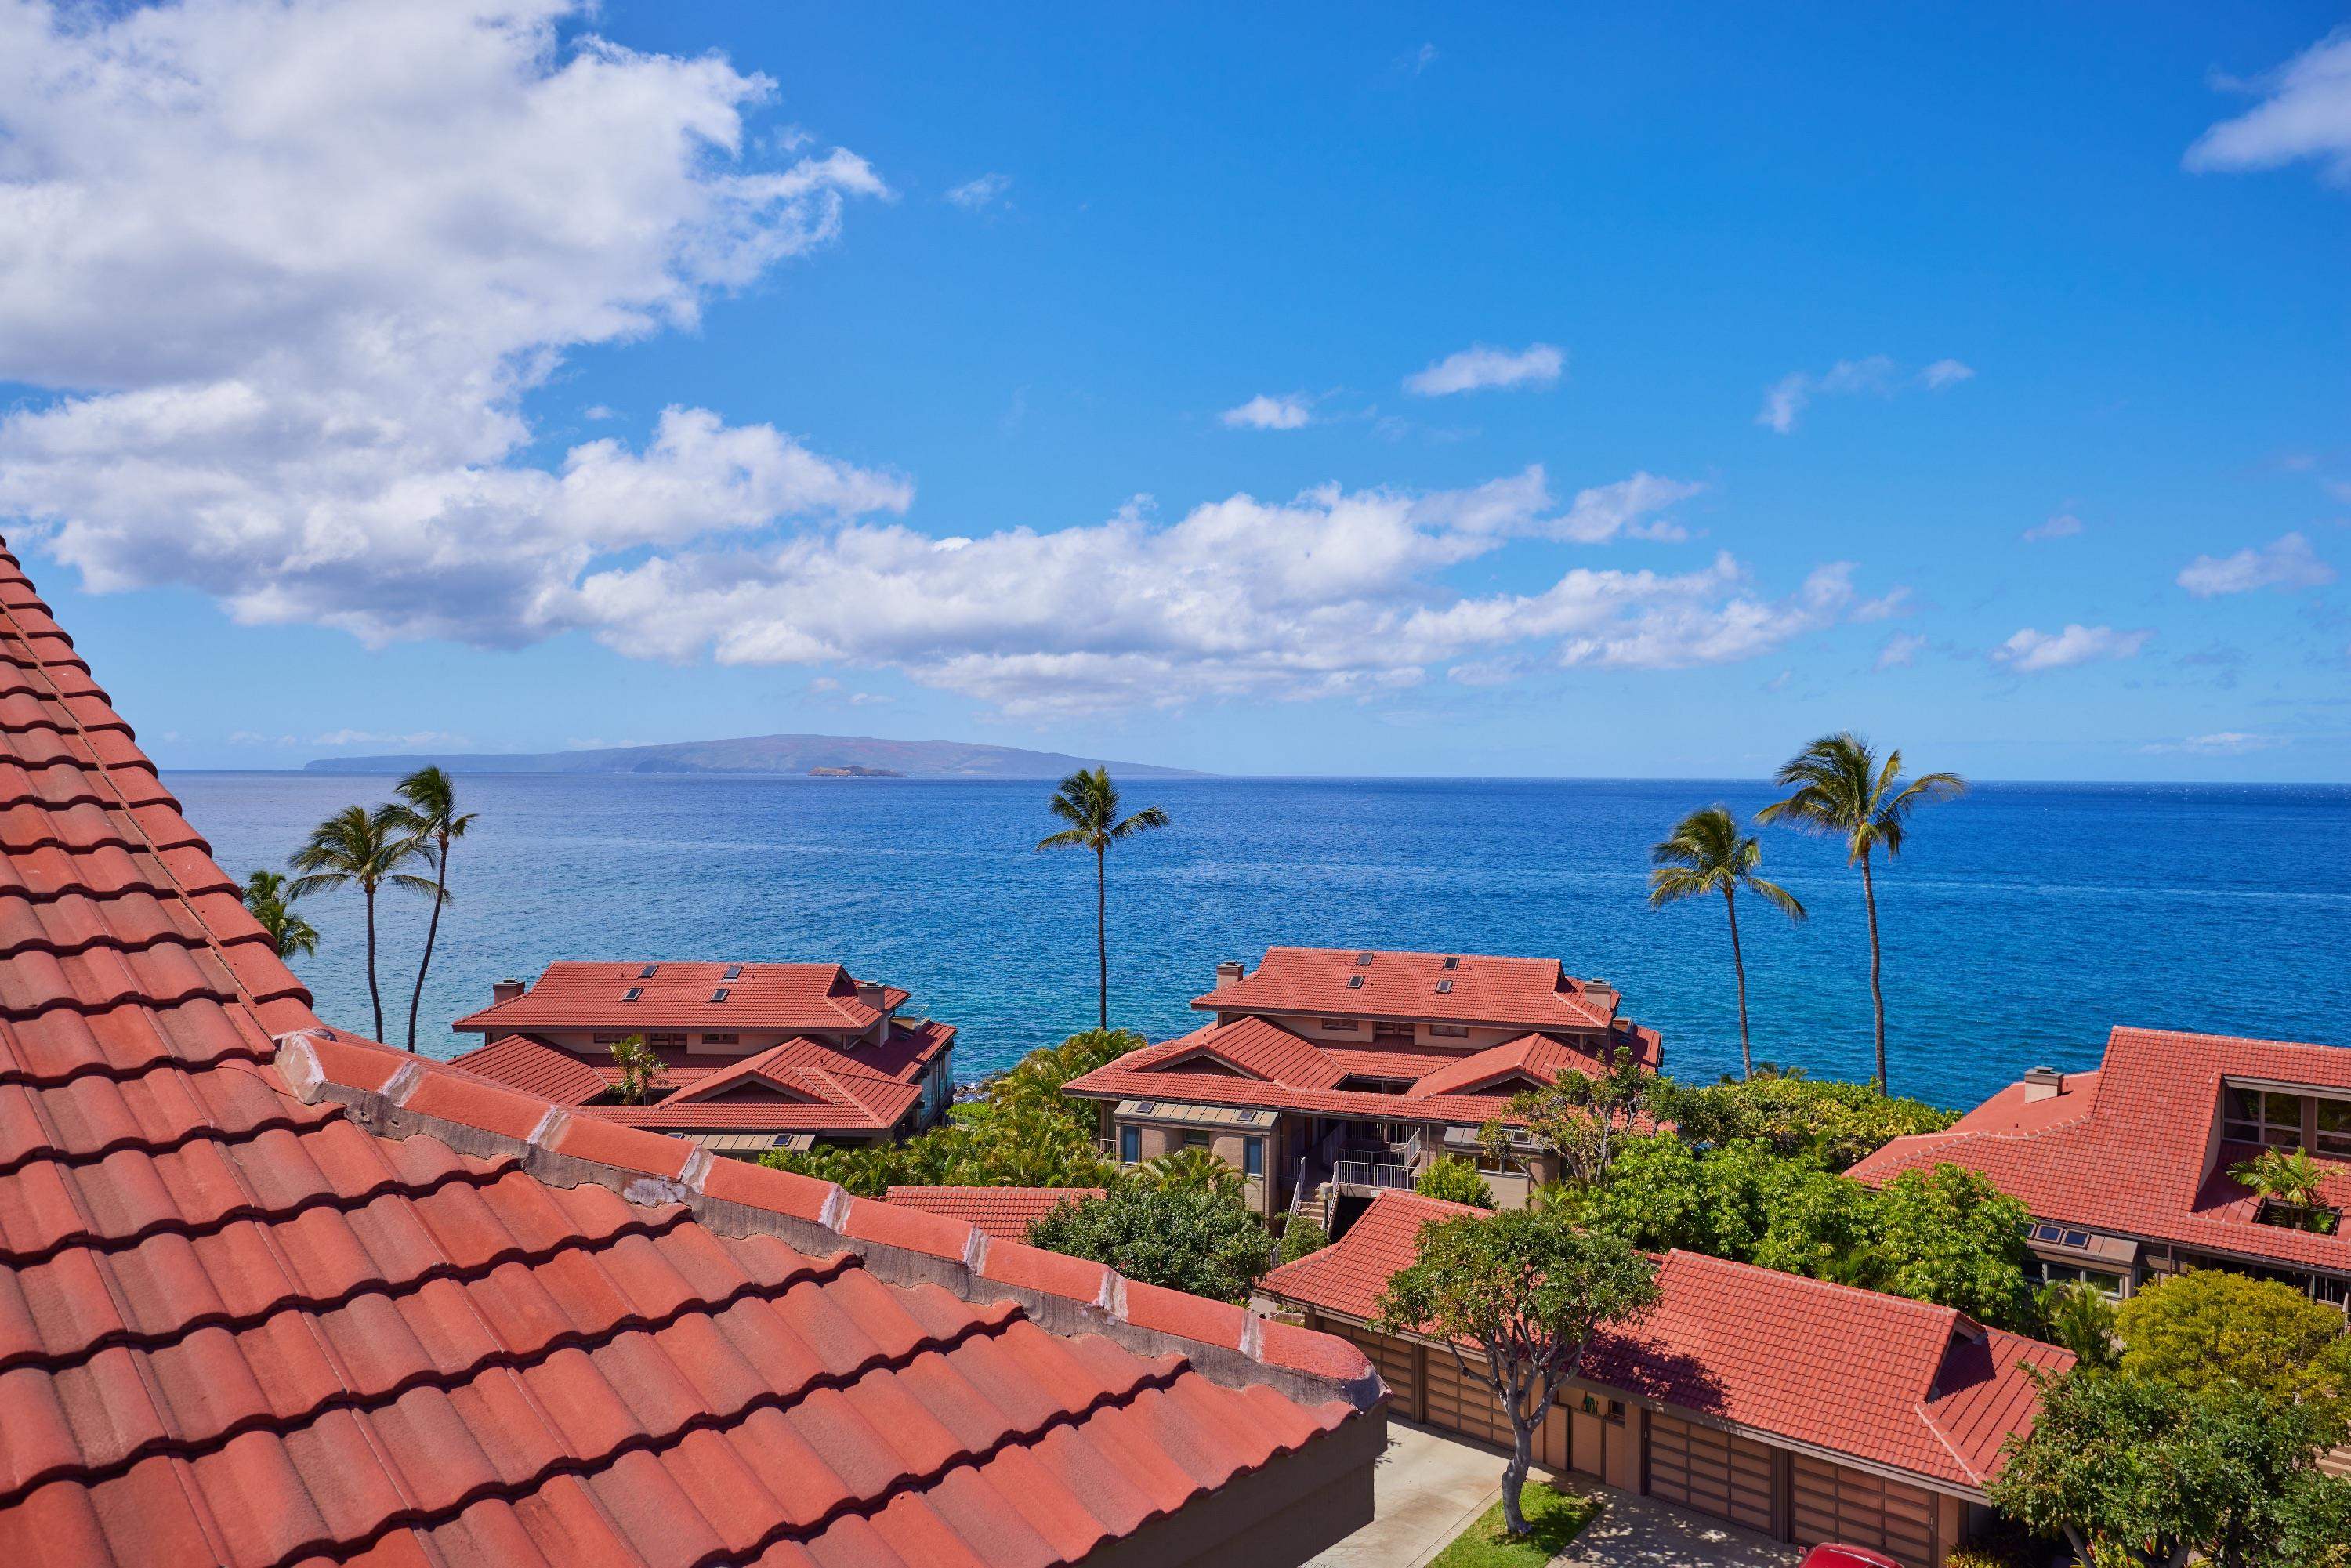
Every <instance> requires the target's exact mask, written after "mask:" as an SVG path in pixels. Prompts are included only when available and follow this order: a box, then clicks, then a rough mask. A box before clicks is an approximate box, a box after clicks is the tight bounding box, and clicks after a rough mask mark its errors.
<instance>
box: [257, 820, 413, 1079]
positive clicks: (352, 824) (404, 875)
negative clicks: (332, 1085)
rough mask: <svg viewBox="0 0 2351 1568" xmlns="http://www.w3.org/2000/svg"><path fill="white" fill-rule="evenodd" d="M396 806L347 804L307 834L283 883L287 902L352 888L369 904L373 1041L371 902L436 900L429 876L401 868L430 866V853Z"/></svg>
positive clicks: (379, 1034) (375, 997)
mask: <svg viewBox="0 0 2351 1568" xmlns="http://www.w3.org/2000/svg"><path fill="white" fill-rule="evenodd" d="M401 810H402V809H401V808H400V807H397V806H379V807H377V808H376V809H375V810H372V811H371V810H368V809H367V808H366V807H365V806H346V807H344V808H343V809H342V810H340V811H338V812H336V813H335V814H334V815H333V816H331V817H329V818H328V819H327V820H326V821H323V822H320V823H319V825H318V826H317V827H315V828H313V829H311V830H310V837H309V839H308V841H306V842H305V843H304V844H303V845H302V847H301V848H300V849H298V850H296V851H295V852H294V853H293V855H292V856H291V857H289V859H288V862H287V863H288V864H289V865H291V866H292V868H293V869H294V870H295V871H296V872H298V873H301V874H299V875H298V876H297V877H296V878H295V879H294V881H293V882H292V883H288V884H287V889H286V896H287V898H288V899H296V898H307V897H308V896H309V895H310V894H314V893H324V892H326V891H328V890H329V889H330V888H340V887H356V888H358V889H359V890H360V897H361V898H362V899H363V900H365V902H366V904H367V983H368V1001H369V1002H370V1003H371V1005H372V1006H373V1008H374V1009H375V1038H376V1039H378V1040H381V1039H382V1038H383V993H382V992H381V990H379V989H378V988H377V987H376V980H375V898H376V894H378V893H379V892H381V890H383V889H384V888H387V887H391V888H397V889H399V890H400V891H401V892H402V893H417V894H425V895H427V896H437V895H438V892H439V890H438V889H437V888H435V886H434V883H433V881H432V879H431V878H429V877H422V876H418V875H416V874H414V873H412V872H405V871H402V869H401V867H402V866H404V865H408V864H410V863H412V862H417V861H424V862H428V863H429V862H431V860H432V857H433V852H432V850H431V849H430V848H429V847H428V846H427V845H426V844H425V843H424V842H423V841H422V840H420V839H417V838H416V837H414V836H413V834H411V833H410V832H409V831H407V829H406V827H405V826H404V825H403V823H404V821H405V819H404V818H403V817H402V815H401V814H400V812H401ZM411 1049H413V1047H412V1048H411Z"/></svg>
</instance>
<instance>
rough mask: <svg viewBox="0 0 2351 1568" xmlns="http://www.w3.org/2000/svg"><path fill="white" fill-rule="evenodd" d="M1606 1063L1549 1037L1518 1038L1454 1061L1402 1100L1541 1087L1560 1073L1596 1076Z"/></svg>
mask: <svg viewBox="0 0 2351 1568" xmlns="http://www.w3.org/2000/svg"><path fill="white" fill-rule="evenodd" d="M1605 1071H1608V1064H1607V1063H1606V1062H1604V1061H1602V1060H1600V1058H1598V1057H1596V1056H1594V1055H1593V1054H1592V1053H1591V1052H1590V1051H1578V1050H1576V1049H1575V1048H1574V1047H1573V1046H1569V1045H1562V1044H1561V1043H1560V1042H1559V1041H1557V1040H1553V1039H1552V1038H1551V1037H1550V1036H1549V1035H1541V1034H1522V1035H1520V1037H1519V1038H1518V1039H1516V1040H1506V1041H1504V1042H1503V1043H1502V1044H1500V1045H1497V1046H1493V1047H1490V1048H1489V1049H1488V1050H1485V1051H1472V1052H1471V1053H1470V1054H1468V1056H1463V1057H1457V1058H1455V1059H1454V1060H1453V1061H1450V1062H1447V1064H1446V1065H1445V1066H1443V1067H1440V1068H1438V1069H1437V1071H1434V1072H1432V1073H1430V1074H1429V1075H1428V1076H1427V1077H1426V1078H1424V1079H1422V1080H1421V1081H1420V1082H1417V1083H1416V1084H1414V1085H1413V1086H1412V1088H1411V1089H1410V1090H1409V1091H1407V1092H1406V1098H1408V1099H1414V1100H1425V1099H1426V1098H1428V1097H1429V1096H1430V1095H1432V1094H1494V1093H1500V1094H1510V1093H1514V1092H1517V1091H1519V1090H1520V1089H1523V1088H1526V1087H1527V1086H1528V1083H1529V1082H1532V1083H1533V1084H1534V1085H1535V1086H1537V1087H1541V1086H1543V1085H1547V1084H1549V1083H1552V1082H1554V1081H1556V1080H1557V1079H1558V1077H1559V1075H1560V1074H1561V1073H1562V1072H1581V1073H1583V1074H1585V1075H1586V1076H1595V1075H1597V1074H1599V1073H1603V1072H1605Z"/></svg>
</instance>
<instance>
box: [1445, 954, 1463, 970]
mask: <svg viewBox="0 0 2351 1568" xmlns="http://www.w3.org/2000/svg"><path fill="white" fill-rule="evenodd" d="M1445 967H1447V968H1448V969H1458V968H1459V967H1461V960H1460V959H1458V958H1457V957H1453V956H1447V958H1446V960H1445Z"/></svg>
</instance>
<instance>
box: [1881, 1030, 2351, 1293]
mask: <svg viewBox="0 0 2351 1568" xmlns="http://www.w3.org/2000/svg"><path fill="white" fill-rule="evenodd" d="M2228 1079H2246V1080H2257V1081H2261V1082H2271V1083H2302V1084H2308V1085H2310V1086H2312V1087H2314V1088H2327V1089H2335V1090H2351V1051H2346V1050H2345V1049H2343V1048H2342V1047H2340V1046H2326V1045H2297V1044H2290V1043H2287V1042H2284V1041H2280V1040H2240V1039H2233V1038H2230V1037H2227V1036H2221V1035H2206V1034H2186V1033H2179V1032H2174V1031H2170V1030H2147V1029H2127V1028H2117V1029H2116V1030H2115V1031H2114V1033H2113V1035H2112V1036H2111V1037H2110V1038H2109V1039H2108V1040H2107V1042H2106V1055H2105V1062H2104V1063H2103V1064H2102V1066H2101V1067H2100V1070H2099V1071H2096V1072H2092V1073H2078V1074H2074V1075H2072V1076H2070V1077H2069V1078H2068V1079H2067V1080H2066V1082H2065V1092H2064V1093H2062V1094H2058V1095H2054V1096H2052V1097H2050V1098H2048V1099H2045V1100H2041V1101H2034V1102H2027V1101H2026V1100H2025V1099H2024V1097H2023V1093H2024V1086H2023V1085H2022V1084H2015V1085H2011V1087H2010V1088H2008V1089H2006V1090H2003V1091H2001V1092H2000V1093H1999V1094H1996V1095H1994V1096H1993V1097H1992V1098H1991V1100H1989V1101H1987V1102H1985V1103H1984V1104H1982V1105H1981V1106H1979V1107H1978V1108H1977V1109H1976V1110H1974V1111H1972V1112H1970V1113H1968V1114H1967V1115H1966V1116H1964V1117H1962V1118H1960V1119H1959V1122H1958V1123H1957V1124H1954V1125H1953V1126H1951V1127H1949V1129H1947V1130H1945V1131H1943V1132H1940V1133H1923V1134H1917V1135H1915V1136H1912V1137H1907V1138H1896V1139H1895V1140H1894V1141H1893V1142H1892V1143H1890V1144H1888V1145H1886V1146H1885V1147H1884V1148H1882V1149H1879V1150H1878V1151H1877V1152H1876V1153H1875V1154H1873V1155H1870V1156H1869V1157H1868V1158H1867V1159H1865V1160H1863V1161H1862V1162H1861V1163H1860V1164H1858V1165H1856V1166H1854V1167H1853V1170H1852V1172H1851V1174H1852V1176H1854V1177H1855V1179H1856V1180H1859V1181H1865V1182H1869V1183H1872V1184H1874V1185H1876V1184H1883V1183H1885V1182H1887V1181H1891V1180H1892V1179H1893V1178H1894V1177H1895V1176H1898V1175H1900V1174H1901V1173H1902V1172H1904V1171H1907V1170H1918V1169H1927V1168H1929V1167H1931V1166H1937V1165H1944V1164H1949V1165H1957V1166H1966V1167H1967V1168H1969V1169H1970V1170H1974V1171H1979V1172H1981V1173H1982V1174H1983V1175H1984V1176H1987V1177H1989V1178H1990V1179H1991V1181H1992V1183H1993V1184H1994V1185H1995V1186H1998V1187H2000V1189H2001V1191H2003V1192H2005V1193H2007V1194H2009V1195H2010V1196H2011V1197H2014V1198H2016V1199H2017V1200H2018V1201H2019V1202H2020V1203H2022V1204H2023V1205H2024V1206H2025V1207H2027V1208H2029V1209H2031V1210H2032V1212H2033V1214H2034V1215H2035V1216H2037V1217H2039V1218H2043V1219H2048V1220H2058V1221H2063V1222H2065V1223H2067V1224H2072V1225H2078V1226H2083V1227H2085V1228H2089V1229H2094V1230H2103V1231H2107V1232H2109V1233H2115V1234H2120V1235H2125V1236H2131V1237H2137V1238H2139V1239H2146V1240H2153V1241H2158V1242H2166V1243H2171V1244H2175V1245H2179V1246H2183V1247H2188V1248H2193V1249H2209V1250H2210V1251H2213V1252H2218V1253H2222V1254H2227V1255H2231V1256H2234V1257H2237V1258H2240V1259H2247V1260H2262V1261H2267V1262H2275V1263H2285V1264H2292V1265H2296V1266H2299V1267H2303V1268H2316V1269H2325V1270H2332V1271H2333V1272H2335V1273H2336V1274H2339V1275H2345V1276H2351V1236H2345V1235H2341V1234H2337V1235H2334V1236H2321V1235H2318V1234H2316V1233H2314V1232H2312V1231H2304V1230H2289V1229H2285V1228H2281V1227H2278V1226H2274V1225H2262V1224H2258V1223H2256V1222H2255V1220H2254V1218H2253V1211H2254V1207H2255V1205H2254V1203H2253V1201H2252V1196H2251V1195H2250V1194H2249V1193H2247V1192H2246V1191H2245V1189H2244V1188H2242V1187H2241V1186H2238V1185H2237V1184H2236V1183H2235V1182H2233V1181H2231V1179H2230V1178H2229V1176H2228V1174H2227V1173H2228V1167H2229V1166H2231V1164H2233V1163H2234V1162H2235V1161H2236V1160H2238V1159H2241V1158H2242V1157H2244V1156H2245V1155H2248V1154H2250V1153H2252V1151H2251V1150H2250V1149H2242V1148H2239V1149H2231V1148H2228V1147H2223V1146H2221V1145H2220V1141H2219V1137H2218V1134H2219V1129H2218V1128H2217V1127H2215V1126H2214V1120H2215V1118H2216V1117H2217V1116H2219V1114H2220V1099H2221V1095H2220V1091H2221V1086H2222V1083H2223V1081H2224V1080H2228ZM2208 1150H2209V1151H2211V1154H2210V1156H2209V1157H2208ZM2324 1163H2325V1164H2326V1165H2327V1166H2330V1167H2331V1169H2330V1174H2329V1176H2328V1178H2327V1183H2326V1186H2325V1196H2326V1197H2327V1200H2328V1201H2329V1202H2332V1203H2335V1204H2337V1205H2341V1206H2345V1207H2351V1163H2345V1162H2340V1161H2327V1162H2324Z"/></svg>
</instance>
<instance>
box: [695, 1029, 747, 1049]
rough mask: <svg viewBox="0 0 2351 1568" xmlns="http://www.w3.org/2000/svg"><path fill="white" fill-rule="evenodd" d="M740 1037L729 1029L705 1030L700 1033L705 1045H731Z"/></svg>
mask: <svg viewBox="0 0 2351 1568" xmlns="http://www.w3.org/2000/svg"><path fill="white" fill-rule="evenodd" d="M741 1038H742V1037H741V1036H740V1035H737V1033H736V1032H735V1031H734V1030H731V1029H706V1030H703V1031H702V1043H703V1044H705V1045H733V1044H735V1043H737V1041H738V1040H740V1039H741Z"/></svg>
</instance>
